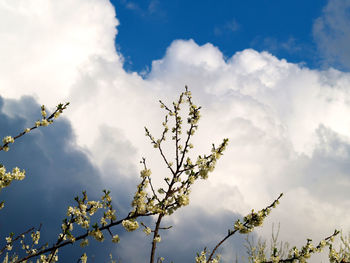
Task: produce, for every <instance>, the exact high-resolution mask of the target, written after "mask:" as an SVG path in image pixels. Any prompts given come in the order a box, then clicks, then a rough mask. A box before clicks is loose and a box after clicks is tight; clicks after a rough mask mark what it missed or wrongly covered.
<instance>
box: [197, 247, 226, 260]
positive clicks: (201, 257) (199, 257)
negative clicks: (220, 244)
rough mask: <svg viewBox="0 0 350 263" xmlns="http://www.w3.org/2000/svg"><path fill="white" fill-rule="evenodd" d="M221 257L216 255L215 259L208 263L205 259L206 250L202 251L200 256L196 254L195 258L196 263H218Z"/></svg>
mask: <svg viewBox="0 0 350 263" xmlns="http://www.w3.org/2000/svg"><path fill="white" fill-rule="evenodd" d="M220 258H221V255H220V254H217V255H216V257H215V258H213V259H210V260H209V261H208V259H207V250H206V249H204V250H203V251H202V252H201V253H200V254H199V253H197V256H196V263H219V262H220Z"/></svg>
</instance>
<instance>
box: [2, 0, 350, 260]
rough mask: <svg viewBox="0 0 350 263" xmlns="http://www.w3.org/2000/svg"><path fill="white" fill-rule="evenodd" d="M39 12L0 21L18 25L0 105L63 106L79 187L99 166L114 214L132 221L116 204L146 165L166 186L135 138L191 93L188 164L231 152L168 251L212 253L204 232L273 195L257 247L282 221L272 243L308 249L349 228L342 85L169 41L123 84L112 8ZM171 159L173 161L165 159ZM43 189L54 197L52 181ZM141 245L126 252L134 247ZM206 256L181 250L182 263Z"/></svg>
mask: <svg viewBox="0 0 350 263" xmlns="http://www.w3.org/2000/svg"><path fill="white" fill-rule="evenodd" d="M36 3H37V2H31V1H16V2H13V1H11V2H10V1H3V2H2V3H1V4H0V12H1V14H6V15H1V16H0V17H1V22H2V23H0V24H2V25H5V24H7V25H13V30H11V31H7V30H5V28H0V30H1V31H0V34H2V35H4V36H6V37H5V38H4V39H5V41H3V42H2V43H1V45H2V47H1V49H0V57H1V58H3V59H2V61H7V62H6V63H4V64H7V66H3V68H2V69H1V71H0V72H1V73H0V83H1V85H0V93H1V94H2V96H4V97H5V98H12V99H18V98H19V97H20V96H21V95H33V96H35V98H36V100H37V101H38V102H39V103H45V104H50V105H55V104H56V103H57V102H59V101H60V100H63V101H70V102H71V107H70V108H69V109H68V110H67V111H66V113H65V114H66V117H67V119H68V120H69V122H70V125H71V129H72V131H71V132H72V133H74V134H75V137H74V138H73V137H72V136H66V137H64V136H63V135H62V138H66V140H67V141H75V143H76V146H74V147H78V148H80V149H84V155H83V157H84V158H83V157H82V159H83V161H82V163H83V164H81V165H82V168H81V169H83V168H84V169H85V170H84V169H83V171H86V173H88V171H89V169H88V168H87V167H91V166H96V169H98V171H99V173H98V178H99V180H101V182H102V184H103V183H106V182H108V184H109V185H110V186H111V188H112V191H113V192H116V193H119V194H118V195H117V196H116V197H117V198H115V199H116V200H117V201H116V202H120V203H118V204H119V206H120V207H121V209H122V211H123V212H124V211H125V212H127V206H126V205H123V204H126V203H127V202H130V199H131V196H132V194H133V191H135V188H134V187H135V185H136V183H137V181H138V170H139V168H140V166H139V163H138V161H139V160H140V159H141V157H142V156H144V157H146V158H147V162H148V165H149V167H151V169H152V171H153V174H154V182H155V184H157V185H158V186H160V185H161V183H162V182H163V181H162V178H163V175H164V174H165V172H166V169H165V168H164V166H162V159H161V157H160V156H159V154H157V152H156V151H155V150H154V149H153V148H152V147H151V145H150V144H149V142H148V141H147V138H145V136H144V130H143V126H145V125H147V126H148V127H149V128H150V130H151V131H152V133H153V134H154V136H157V135H159V134H160V131H161V122H162V120H163V119H162V118H163V113H162V112H161V110H160V109H159V104H158V99H161V100H163V101H164V102H165V103H171V102H172V101H173V100H174V99H176V97H177V96H178V94H179V93H180V92H181V91H183V90H184V85H185V84H187V85H188V86H189V88H190V90H191V91H192V92H193V97H194V102H195V103H196V104H197V105H201V106H202V107H203V110H202V115H203V118H202V119H201V122H200V128H199V131H198V134H197V135H196V137H195V138H194V141H193V144H194V145H195V149H194V152H193V153H192V155H193V156H195V155H196V154H203V153H208V152H209V151H210V147H211V143H212V142H214V143H216V144H218V143H220V142H221V140H222V139H223V138H225V137H227V138H229V139H230V145H229V147H228V149H227V151H226V152H225V155H224V156H223V157H222V159H220V160H219V162H218V165H217V169H216V171H215V172H214V174H213V175H212V176H210V178H209V180H208V181H205V182H204V181H201V182H200V183H199V184H197V185H196V186H194V188H193V191H192V193H191V204H190V206H192V207H193V209H194V210H193V211H192V210H191V209H190V207H189V208H188V209H187V210H186V209H184V211H187V213H188V214H185V213H182V212H179V213H175V215H174V216H173V218H172V219H169V224H174V230H173V232H172V233H174V237H172V238H173V241H171V237H170V234H171V232H169V233H168V234H166V237H168V236H169V240H170V243H171V242H173V243H174V244H175V243H176V240H177V241H178V242H179V239H181V238H182V239H190V236H191V233H189V231H188V229H189V228H190V229H193V231H194V233H196V235H199V236H200V238H201V239H199V240H198V241H202V240H208V237H210V236H214V232H208V231H209V230H208V231H205V229H208V228H211V227H210V226H211V225H214V224H215V223H214V222H216V221H215V218H216V217H217V216H219V217H220V218H222V220H223V221H222V222H221V221H220V224H218V225H219V226H220V228H223V229H222V230H223V231H224V232H223V233H226V230H227V228H229V227H232V224H231V225H230V223H229V222H230V220H229V217H230V216H229V214H230V213H231V214H232V217H231V223H232V222H233V220H234V218H236V217H237V216H238V215H245V214H247V213H249V212H250V211H251V209H252V208H254V209H255V210H256V209H261V208H263V207H265V206H266V205H268V204H269V203H270V202H272V201H273V199H274V198H276V197H277V196H278V194H279V193H280V192H281V191H283V192H285V194H286V197H285V198H284V199H283V200H281V205H280V206H279V207H278V208H276V210H275V211H273V213H272V214H271V215H270V217H269V219H268V221H267V225H266V227H265V228H263V229H262V230H261V231H260V232H258V233H259V234H260V235H262V236H264V237H266V238H269V237H270V234H271V227H269V224H271V222H278V221H280V222H281V224H282V225H281V238H282V239H285V240H288V241H290V242H291V243H293V244H297V245H301V244H304V241H305V239H306V238H307V237H313V238H315V240H317V239H318V238H321V237H324V236H326V235H328V234H330V233H331V232H333V229H334V228H335V227H337V228H344V230H347V229H348V228H349V227H350V226H349V223H348V222H346V221H345V220H339V218H348V216H349V215H348V209H347V207H348V201H347V200H346V198H347V197H348V192H347V190H346V189H347V188H346V187H344V185H347V184H348V183H349V176H348V175H347V172H346V171H347V168H348V165H347V162H346V160H347V158H348V155H349V137H348V131H349V129H350V121H349V118H348V116H349V115H350V109H349V98H350V95H349V91H348V86H349V84H350V75H349V74H348V73H345V72H341V71H338V70H334V69H327V70H323V71H321V70H310V69H308V68H306V67H302V66H300V65H298V64H293V63H288V62H287V61H286V60H283V59H282V60H280V59H278V58H276V57H274V56H273V55H271V54H269V53H267V52H257V51H255V50H253V49H247V50H243V51H241V52H237V53H236V54H234V55H233V56H232V57H230V58H225V57H224V56H223V54H222V52H221V51H220V50H219V49H218V48H217V47H215V46H213V45H212V44H210V43H208V44H205V45H203V46H199V45H198V44H196V43H195V42H194V41H193V40H175V41H174V42H173V43H172V44H171V45H170V46H169V47H168V49H167V51H166V54H165V55H164V57H163V58H162V59H160V60H157V61H153V63H152V69H151V71H150V72H149V74H148V75H147V76H145V77H141V76H140V75H139V74H138V73H135V72H131V73H130V72H126V71H125V70H124V69H123V67H122V66H123V64H122V63H123V59H122V55H121V54H118V53H116V51H115V50H114V39H115V37H116V33H117V31H116V29H115V26H116V25H117V24H118V21H117V19H116V18H115V16H114V15H115V13H114V10H113V7H112V6H111V4H110V3H109V2H107V1H100V0H99V1H94V0H88V1H86V0H84V1H82V0H75V1H60V2H59V3H58V2H57V3H51V2H50V3H46V4H45V5H44V7H45V8H44V7H40V8H35V7H36V6H35V5H36ZM31 8H32V9H31ZM74 9H78V10H81V15H76V14H77V12H75V11H74V12H73V11H72V10H74ZM23 10H24V11H23ZM28 10H32V11H28ZM66 11H67V12H66ZM117 11H118V10H117ZM79 14H80V13H79ZM90 18H93V19H90ZM28 21H30V23H29V22H28ZM22 24H23V25H24V26H19V25H22ZM68 25H69V26H68ZM33 35H34V36H36V37H33ZM12 54H13V55H12ZM60 54H61V55H60ZM18 107H19V106H18ZM3 112H4V114H5V115H6V116H10V117H11V116H12V115H11V114H13V112H14V106H10V104H9V103H6V102H5V104H4V106H3ZM10 117H8V118H10ZM12 117H13V116H12ZM25 117H27V116H25ZM6 125H9V126H11V125H10V124H6ZM67 125H68V124H67ZM1 127H4V126H1ZM54 128H56V127H53V129H54ZM55 138H56V137H55ZM45 143H46V141H45ZM45 143H43V144H45ZM47 143H49V142H47ZM56 143H57V142H56ZM73 145H74V144H73ZM72 149H73V148H72ZM72 149H71V150H72ZM79 154H82V153H79ZM166 154H167V155H168V156H170V157H171V156H172V155H171V154H172V152H171V151H166ZM47 156H49V155H47ZM11 158H13V159H14V158H15V157H11ZM46 158H49V157H46ZM62 158H63V157H62ZM50 164H51V163H50ZM63 168H64V167H63ZM78 170H79V169H78ZM84 174H85V173H84ZM43 180H44V179H43ZM52 180H56V179H54V178H53V179H52ZM45 182H47V184H49V183H50V180H49V178H45ZM18 185H20V184H18ZM16 187H17V185H16ZM13 188H15V186H13ZM55 198H56V197H55ZM123 207H124V208H123ZM125 207H126V208H125ZM181 218H185V219H186V220H185V221H181ZM198 218H204V219H205V220H204V221H203V225H200V226H198V225H196V220H197V219H198ZM226 220H227V221H226ZM192 224H193V225H194V226H193V227H191V226H192ZM226 224H227V225H226ZM176 225H179V227H178V228H176ZM217 231H219V230H217ZM215 232H216V229H215ZM296 232H298V233H300V234H298V235H295V233H296ZM181 233H183V236H180V234H181ZM139 234H140V233H136V234H134V235H132V236H130V237H129V236H125V240H126V241H127V240H130V241H134V240H136V239H138V237H139V236H138V235H139ZM141 234H142V233H141ZM216 237H217V236H215V238H216ZM240 241H241V240H239V242H240ZM166 242H167V241H166V238H165V240H164V244H163V245H162V246H163V247H162V248H161V251H164V253H165V254H166V253H170V251H172V250H171V249H170V248H171V246H170V245H169V246H167V245H166ZM239 242H238V241H237V242H233V244H232V246H236V245H237V244H238V243H239ZM173 243H171V244H173ZM210 244H212V243H210ZM202 245H204V243H203V242H199V243H196V244H191V246H189V247H183V248H180V250H183V251H184V253H189V251H190V249H191V250H192V249H196V250H197V248H198V247H201V246H202ZM120 246H121V247H120V248H121V249H120V250H118V251H119V252H120V253H121V254H122V253H124V252H122V251H127V250H123V249H126V246H127V243H125V244H124V243H123V244H121V245H120ZM228 250H229V248H228V249H225V251H226V252H225V251H223V253H229V252H227V251H228ZM142 251H143V249H142ZM144 251H147V247H146V245H145V248H144ZM193 252H194V251H193ZM142 253H147V252H142ZM121 254H119V255H121ZM165 256H166V255H165ZM187 256H188V258H192V256H193V254H191V257H189V255H187ZM187 256H186V257H187ZM135 257H136V256H135ZM133 260H135V262H137V260H138V259H137V258H135V259H133ZM181 260H183V259H182V258H181Z"/></svg>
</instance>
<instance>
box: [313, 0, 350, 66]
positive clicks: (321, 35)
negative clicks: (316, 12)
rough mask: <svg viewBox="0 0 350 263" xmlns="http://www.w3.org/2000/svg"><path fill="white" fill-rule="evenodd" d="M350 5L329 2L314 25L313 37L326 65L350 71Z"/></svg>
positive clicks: (342, 2) (339, 1)
mask: <svg viewBox="0 0 350 263" xmlns="http://www.w3.org/2000/svg"><path fill="white" fill-rule="evenodd" d="M349 12H350V3H349V2H348V1H342V0H329V1H328V4H327V6H326V7H325V8H324V9H323V13H322V15H321V16H320V17H319V18H317V19H316V20H315V22H314V25H313V35H314V39H315V41H316V43H317V46H318V48H319V50H320V52H321V54H322V56H323V58H324V60H325V61H324V62H325V64H326V65H333V66H335V67H337V68H339V67H340V68H342V69H345V70H347V71H349V69H350V62H349V61H350V55H349V54H350V16H349Z"/></svg>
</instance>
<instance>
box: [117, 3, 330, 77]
mask: <svg viewBox="0 0 350 263" xmlns="http://www.w3.org/2000/svg"><path fill="white" fill-rule="evenodd" d="M111 2H112V3H113V5H114V6H115V7H116V12H117V17H118V18H119V20H120V23H121V24H120V26H119V27H118V30H119V34H118V37H117V39H116V46H117V48H118V49H119V50H120V52H121V53H122V54H123V56H124V57H125V59H126V63H125V67H126V68H127V69H129V70H134V71H142V70H144V69H145V68H146V67H148V68H150V67H151V62H152V61H153V60H155V59H159V58H161V57H162V56H163V55H164V53H165V51H166V48H167V47H168V46H169V44H170V43H171V42H172V41H173V40H174V39H193V40H194V41H195V42H196V43H198V44H199V45H203V44H205V43H208V42H209V43H212V44H213V45H215V46H217V47H219V49H220V50H221V51H222V52H223V54H224V55H225V56H226V57H230V56H232V55H233V54H234V53H235V52H237V51H241V50H243V49H246V48H254V49H256V50H258V51H263V50H266V51H268V52H270V53H272V54H273V55H275V56H277V57H278V58H280V59H281V58H285V59H287V60H288V61H289V62H294V63H305V65H307V66H308V67H311V68H317V67H320V64H321V63H320V55H319V54H318V52H317V44H316V43H315V40H314V38H313V34H312V26H313V23H314V21H315V19H316V18H317V17H319V16H320V15H321V12H322V9H323V7H324V6H325V4H326V3H327V1H326V0H319V1H303V0H297V1H279V0H272V1H271V0H264V1H256V0H254V1H252V0H250V1H229V0H223V1H220V2H217V1H212V0H206V1H183V0H180V1H155V0H153V1H149V0H148V1H127V0H113V1H111Z"/></svg>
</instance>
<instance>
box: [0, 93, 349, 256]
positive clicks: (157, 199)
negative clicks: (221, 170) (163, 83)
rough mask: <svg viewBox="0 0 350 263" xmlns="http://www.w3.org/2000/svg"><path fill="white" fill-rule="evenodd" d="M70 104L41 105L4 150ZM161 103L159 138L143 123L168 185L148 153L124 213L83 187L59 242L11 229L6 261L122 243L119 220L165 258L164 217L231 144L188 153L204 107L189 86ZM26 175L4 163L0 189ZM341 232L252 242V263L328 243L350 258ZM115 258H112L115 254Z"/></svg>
mask: <svg viewBox="0 0 350 263" xmlns="http://www.w3.org/2000/svg"><path fill="white" fill-rule="evenodd" d="M68 104H69V103H66V104H59V105H58V106H57V107H56V110H55V111H54V112H53V113H52V114H51V115H50V116H47V113H46V109H45V107H44V106H42V107H41V120H40V121H37V122H35V125H34V126H33V127H31V128H25V129H24V131H23V132H21V133H19V134H18V135H17V136H14V137H12V136H6V137H4V139H3V141H2V145H0V151H8V150H9V149H10V147H9V146H10V144H13V143H14V142H15V141H16V140H17V139H19V138H20V137H22V136H24V135H25V134H26V133H29V132H31V131H32V130H34V129H36V128H39V127H41V126H48V125H50V124H52V123H53V122H54V119H56V118H57V117H58V116H59V115H60V114H61V113H62V112H63V110H65V109H66V107H67V106H68ZM185 104H187V107H188V112H187V117H186V119H185V122H187V126H186V129H185V133H184V134H183V133H182V132H183V129H184V124H183V119H184V118H183V115H182V114H181V112H180V111H181V107H182V106H184V105H185ZM160 107H161V108H163V109H164V110H165V117H164V121H163V122H162V125H163V131H162V133H161V136H160V138H155V137H154V136H153V135H152V134H151V132H150V131H149V130H148V129H147V128H145V133H146V136H147V137H148V138H149V140H150V142H151V144H152V145H153V147H154V148H155V149H157V151H158V152H159V154H160V155H161V157H162V159H163V161H164V164H165V166H166V167H167V169H168V170H169V176H167V177H165V178H164V182H165V187H161V188H158V189H156V187H155V185H154V184H153V183H152V172H151V169H149V168H148V167H147V163H146V159H145V158H142V160H141V165H142V170H141V172H140V183H139V184H138V186H137V188H136V192H135V195H134V197H133V200H132V202H131V209H130V212H129V213H128V214H127V215H124V216H122V215H118V218H120V219H117V212H116V210H115V209H113V204H112V198H111V196H110V191H107V190H103V195H102V197H101V199H100V200H97V201H94V200H89V198H88V195H87V193H86V192H85V191H84V192H82V195H81V196H80V197H79V196H77V197H75V199H74V201H75V204H74V205H72V206H69V207H68V209H67V213H66V217H65V218H64V219H63V221H62V225H61V232H60V233H58V236H57V240H56V241H55V242H53V243H51V244H50V245H49V243H42V242H40V230H41V226H40V227H38V228H34V227H32V228H30V229H27V230H25V231H24V232H23V233H20V234H15V233H9V235H8V236H7V237H5V238H4V245H3V246H2V247H1V246H0V257H2V258H3V259H2V260H3V261H2V262H4V263H7V262H30V261H31V260H36V262H45V263H46V262H57V261H59V257H58V251H59V250H60V249H62V248H63V247H65V246H67V245H68V244H74V243H76V242H78V243H79V244H80V246H81V247H85V246H87V245H88V244H89V242H90V241H89V240H90V239H95V240H97V241H99V242H103V241H104V239H105V235H110V236H111V240H112V242H113V243H119V242H121V240H120V237H119V235H118V234H117V233H118V232H117V231H116V226H117V225H121V226H122V227H124V228H125V229H126V230H127V231H129V232H132V231H135V230H137V229H138V228H140V226H141V228H142V229H143V232H144V233H145V234H146V235H151V236H152V243H151V247H150V260H149V262H150V263H154V262H155V261H157V262H158V263H160V262H163V261H164V258H163V257H159V258H157V259H156V253H155V252H156V248H157V244H158V243H159V242H161V241H162V237H161V232H162V231H164V230H166V229H168V228H167V227H163V226H162V224H161V223H162V220H163V219H164V218H165V217H167V216H171V215H172V214H173V213H174V212H175V211H176V210H177V209H179V208H181V207H183V206H187V205H188V204H189V200H190V192H191V187H192V185H194V184H195V183H196V182H197V181H198V180H200V179H207V178H208V176H209V174H210V173H211V172H213V170H214V169H215V165H216V162H217V160H218V159H219V158H220V157H221V156H222V155H223V152H224V150H225V148H226V147H227V145H228V139H223V141H222V142H221V143H220V144H219V145H218V146H215V145H214V144H213V145H212V148H211V152H210V154H204V155H199V156H198V157H197V158H196V159H195V160H192V159H191V158H190V157H189V156H188V153H189V151H190V150H191V149H192V148H193V147H194V146H193V145H192V143H191V139H192V137H193V136H194V135H195V133H196V131H197V129H198V121H199V119H200V117H201V115H200V109H201V107H198V106H196V105H195V104H194V103H193V101H192V95H191V92H190V91H189V90H188V89H187V87H186V89H185V91H184V92H183V93H181V94H180V96H179V98H178V100H176V101H175V102H173V104H172V106H171V107H170V106H167V105H166V104H164V103H163V102H162V101H160ZM171 120H172V121H171ZM169 135H170V137H171V141H173V142H172V143H173V144H174V145H175V152H174V156H168V153H166V152H165V151H164V144H165V143H166V138H167V137H168V136H169ZM24 178H25V171H24V170H21V169H19V168H18V167H15V168H13V169H12V171H7V170H6V168H5V166H4V165H2V164H0V190H1V189H2V188H5V187H8V186H9V185H10V184H11V182H12V181H13V180H23V179H24ZM281 197H282V194H280V195H279V196H278V197H277V198H276V200H274V201H273V202H272V203H271V204H270V205H268V206H267V207H266V208H263V209H262V210H260V211H257V212H255V211H254V210H252V211H251V212H250V213H249V214H248V215H247V216H245V217H244V218H243V219H242V220H237V221H236V222H234V223H233V228H232V229H229V230H228V232H227V235H225V236H223V238H222V239H221V240H219V241H218V243H217V245H216V246H215V247H213V248H212V250H207V249H206V248H205V249H204V250H203V251H201V252H200V253H197V256H196V257H195V261H196V263H204V262H206V263H216V262H219V261H220V255H219V254H217V253H216V252H217V249H218V248H219V247H220V246H221V245H222V244H223V243H224V242H225V241H226V240H227V239H229V238H230V237H231V236H233V235H234V234H236V233H239V234H247V233H250V232H251V231H253V230H254V228H255V227H257V226H261V225H262V224H263V221H264V219H265V218H266V217H267V216H268V215H269V213H270V212H271V209H272V208H274V207H275V206H276V205H277V204H278V203H279V200H280V198H281ZM4 205H5V202H4V201H1V203H0V209H2V208H3V207H4ZM97 211H100V213H97ZM97 215H101V216H99V219H98V222H99V223H94V224H92V223H91V222H92V220H91V218H92V217H93V216H95V217H96V216H97ZM149 216H152V219H154V223H153V224H150V225H146V224H145V223H143V222H141V221H140V220H141V219H142V218H143V217H149ZM94 222H95V221H94ZM338 233H339V231H337V230H336V231H335V232H334V233H333V234H332V235H330V236H329V237H327V238H325V239H323V240H321V241H320V242H319V243H318V244H317V245H313V244H312V242H311V240H310V239H308V240H307V243H306V245H305V246H303V247H302V248H300V249H298V248H296V247H293V248H292V249H290V250H289V251H288V253H287V255H283V254H282V251H281V249H277V247H276V246H275V247H274V248H273V249H272V250H271V251H272V252H271V253H270V255H269V256H267V254H268V253H266V250H265V248H266V246H264V245H262V244H261V243H260V244H258V245H257V246H250V250H249V253H248V260H249V261H250V262H254V263H258V262H259V263H260V262H265V263H268V262H269V263H270V262H271V263H272V262H273V263H276V262H293V263H294V262H306V260H307V259H308V258H309V257H310V256H311V254H312V253H316V252H320V251H321V250H322V249H323V248H324V247H326V246H328V247H329V251H330V252H329V259H330V262H337V263H340V262H349V258H350V256H349V254H350V253H349V245H348V244H349V242H347V241H348V240H345V239H344V238H343V239H342V240H343V241H344V242H343V243H344V247H341V248H340V250H339V251H335V250H334V249H333V247H332V242H333V238H334V237H335V236H336V235H338ZM14 246H17V247H19V248H20V249H21V250H22V251H21V252H20V253H18V252H13V250H12V249H13V247H14ZM87 260H88V256H87V254H86V253H84V254H83V255H82V256H81V257H80V259H79V261H80V262H87ZM111 260H113V259H112V258H111Z"/></svg>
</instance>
